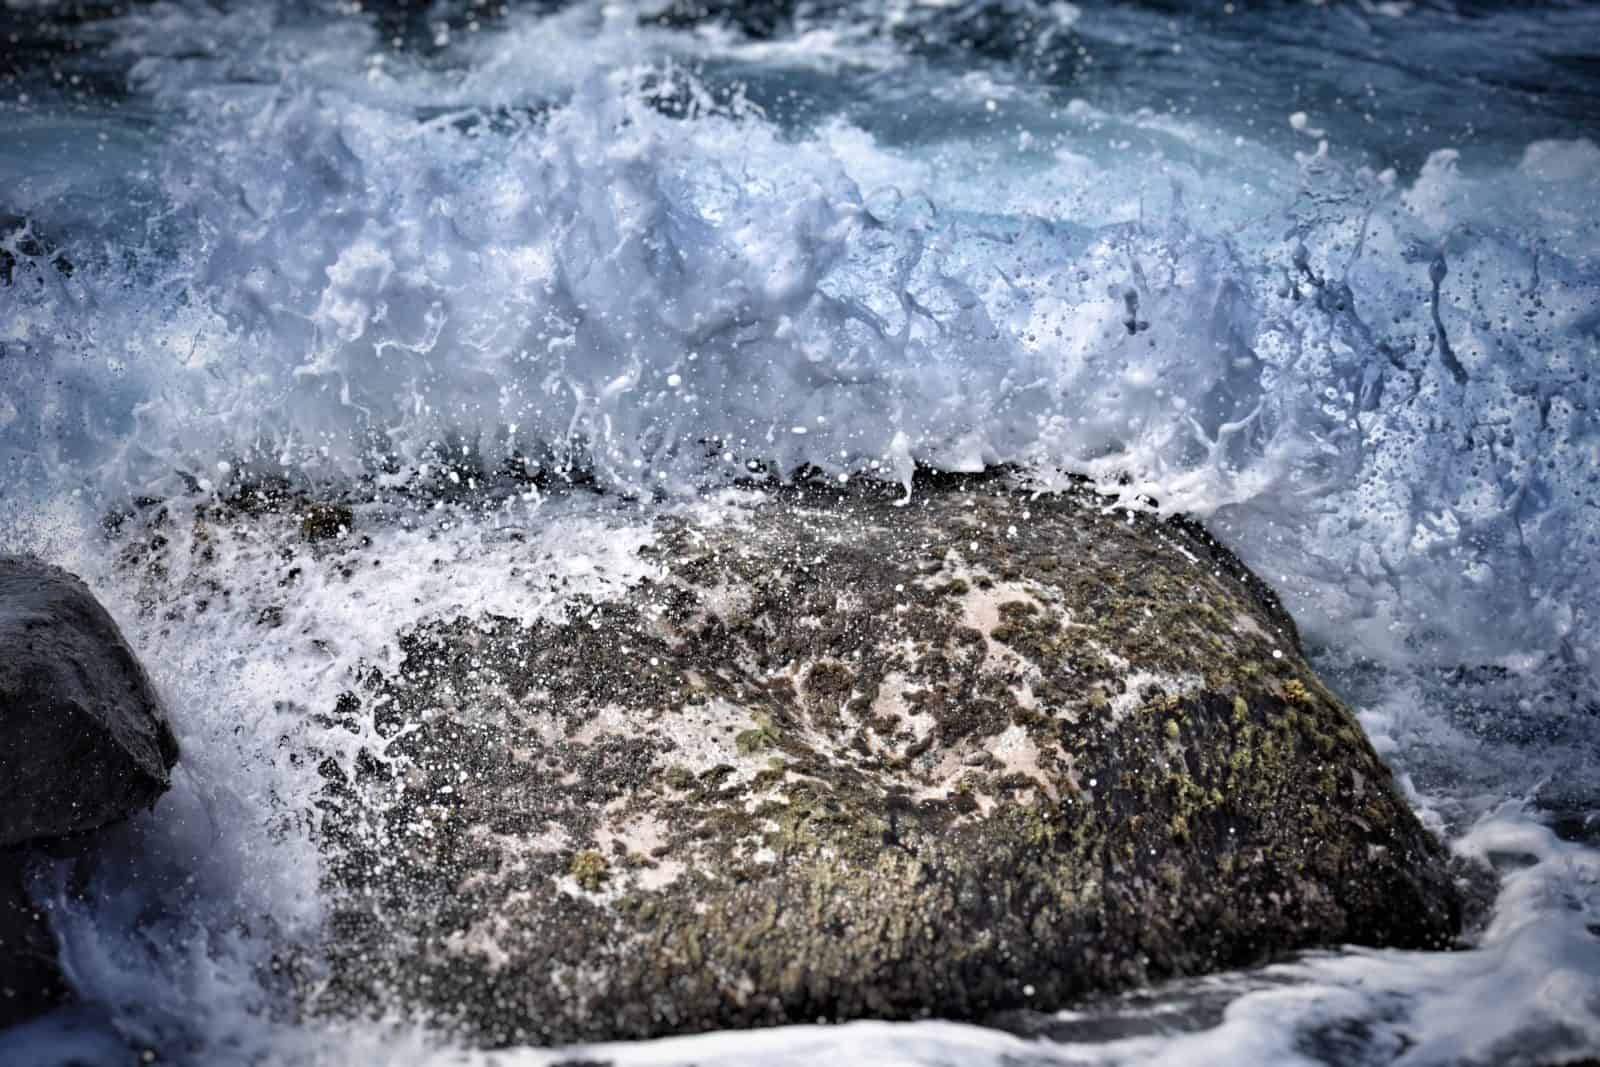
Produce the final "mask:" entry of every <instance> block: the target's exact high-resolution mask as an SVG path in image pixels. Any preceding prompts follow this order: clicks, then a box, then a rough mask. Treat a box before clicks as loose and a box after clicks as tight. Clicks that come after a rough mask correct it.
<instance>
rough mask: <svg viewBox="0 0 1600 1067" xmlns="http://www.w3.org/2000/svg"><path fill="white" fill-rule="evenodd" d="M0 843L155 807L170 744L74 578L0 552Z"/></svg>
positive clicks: (154, 701)
mask: <svg viewBox="0 0 1600 1067" xmlns="http://www.w3.org/2000/svg"><path fill="white" fill-rule="evenodd" d="M0 733H3V735H4V737H5V743H4V744H3V745H0V848H5V847H7V846H11V845H16V844H21V843H24V842H29V841H35V840H40V839H46V838H55V837H61V836H64V835H67V834H76V833H81V832H83V831H85V830H92V829H94V828H96V827H99V826H103V825H105V824H106V823H109V822H114V821H115V820H117V819H121V818H123V817H124V816H126V815H128V814H130V813H132V812H134V811H137V810H139V809H141V808H147V807H149V806H150V805H152V804H154V803H155V800H156V798H157V797H159V796H160V795H161V794H162V793H163V792H164V791H165V790H166V788H167V785H168V777H167V772H168V771H169V770H170V769H171V767H172V765H173V764H174V763H175V762H176V761H177V758H178V745H177V742H176V741H175V740H174V739H173V736H172V730H171V728H170V727H169V726H168V725H167V719H166V715H165V713H164V712H163V710H162V708H161V702H160V699H159V698H158V697H157V696H156V692H155V690H154V689H153V688H152V687H151V685H150V679H149V678H148V677H147V676H146V675H145V672H144V668H143V667H141V666H140V665H139V660H138V658H137V657H135V656H134V654H133V650H132V649H130V648H129V647H128V643H127V642H126V641H125V640H123V637H122V634H121V632H120V631H119V630H118V629H117V624H116V623H115V622H113V621H112V619H111V616H110V615H108V614H107V613H106V610H105V608H103V607H101V606H100V604H99V602H98V601H96V600H95V598H94V595H93V594H92V593H90V592H89V590H88V588H87V587H86V586H85V585H84V584H83V583H82V582H81V581H79V580H78V579H77V578H75V577H73V576H72V575H70V574H68V573H67V572H66V571H63V570H61V569H60V568H57V567H52V566H49V565H47V564H44V563H41V562H40V561H38V560H36V559H33V558H30V557H23V556H0Z"/></svg>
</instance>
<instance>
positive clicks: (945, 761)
mask: <svg viewBox="0 0 1600 1067" xmlns="http://www.w3.org/2000/svg"><path fill="white" fill-rule="evenodd" d="M690 515H692V516H693V517H689V516H690ZM654 521H655V525H656V530H655V534H656V536H655V538H654V540H653V543H652V544H651V545H650V546H649V547H647V548H646V549H645V550H644V552H645V553H646V554H647V555H648V556H649V557H650V559H651V561H652V562H653V563H654V566H655V573H654V576H653V577H652V578H650V579H649V580H646V581H642V582H640V583H639V584H637V585H635V586H634V587H632V588H631V589H630V590H629V591H628V592H627V593H626V595H624V596H622V597H621V598H620V599H617V600H613V601H608V602H603V603H601V602H589V601H580V602H576V603H573V604H571V605H570V606H569V609H568V614H567V617H566V618H565V619H563V620H561V621H558V622H542V623H538V624H536V625H531V626H524V625H521V624H518V623H515V622H513V621H510V620H506V619H498V618H493V617H489V618H473V619H467V618H462V619H455V620H447V621H438V622H434V623H430V624H428V625H425V626H423V627H421V628H419V629H417V630H415V631H413V632H409V633H406V634H404V635H401V636H400V647H401V649H402V651H403V656H404V658H403V662H402V663H401V664H400V666H399V668H398V669H396V670H393V671H391V672H389V673H388V674H383V673H380V672H378V671H376V670H375V671H373V672H372V673H371V674H370V675H369V676H368V677H367V679H366V682H365V690H364V692H363V693H362V694H361V695H360V703H361V706H362V707H363V708H364V709H365V710H364V711H363V712H362V713H363V714H366V715H370V716H371V717H372V720H373V721H372V723H371V726H372V728H373V729H374V730H375V731H376V733H377V734H379V735H381V736H383V737H385V738H386V739H387V754H388V756H389V757H390V759H391V764H392V770H391V771H389V772H385V773H384V774H381V775H379V774H371V775H368V776H367V781H366V784H363V782H362V779H361V777H360V776H357V778H356V779H355V780H353V781H352V782H349V783H346V782H344V781H342V780H341V781H340V782H339V783H337V785H336V786H330V788H337V789H338V790H339V791H340V793H341V797H340V801H339V803H338V804H336V805H330V811H331V812H334V813H335V814H333V815H330V818H329V821H328V834H327V839H328V843H329V844H328V848H329V854H330V872H331V873H330V876H329V877H330V880H331V881H332V883H333V889H334V899H335V901H336V902H337V914H336V916H335V920H334V922H333V924H332V935H331V936H332V938H333V942H334V943H333V948H332V968H331V972H332V980H331V982H330V984H329V985H328V987H327V988H326V991H325V992H323V993H322V1000H321V1003H320V1007H321V1008H323V1009H324V1010H335V1011H351V1012H366V1011H371V1012H376V1013H388V1012H392V1011H393V1010H395V1009H396V1008H399V1009H401V1010H406V1009H410V1010H414V1011H417V1012H421V1013H424V1014H426V1015H428V1016H429V1017H430V1018H432V1019H434V1020H435V1021H438V1022H440V1023H441V1024H443V1025H446V1026H448V1027H450V1028H452V1029H455V1030H456V1031H458V1032H459V1033H460V1034H462V1035H463V1036H465V1037H467V1038H468V1039H471V1040H476V1041H479V1042H482V1043H485V1044H490V1045H503V1044H511V1043H526V1042H536V1043H537V1042H569V1041H577V1040H593V1039H612V1038H638V1037H648V1036H654V1035H661V1034H669V1033H680V1032H692V1031H703V1030H711V1029H722V1028H728V1027H746V1026H763V1025H772V1024H780V1023H790V1022H814V1021H816V1020H818V1019H830V1020H840V1019H850V1018H861V1017H874V1018H891V1019H909V1018H921V1017H928V1016H937V1017H942V1018H953V1019H983V1018H986V1017H991V1016H993V1015H995V1014H997V1013H1001V1012H1005V1011H1008V1010H1011V1009H1016V1008H1022V1007H1028V1008H1034V1009H1040V1010H1051V1009H1053V1008H1056V1007H1059V1006H1061V1005H1065V1004H1067V1003H1069V1002H1071V1001H1072V1000H1073V999H1074V998H1078V997H1081V996H1083V995H1086V994H1089V993H1092V992H1099V991H1105V990H1114V989H1120V988H1126V987H1129V986H1133V985H1136V984H1139V983H1145V982H1148V981H1152V980H1155V979H1160V978H1165V977H1168V976H1175V975H1187V974H1197V973H1202V972H1206V971H1213V970H1218V969H1223V968H1232V967H1238V966H1241V965H1247V964H1251V963H1255V962H1258V961H1263V960H1267V959H1270V958H1272V957H1274V956H1277V955H1280V954H1283V953H1285V952H1288V951H1292V950H1296V949H1301V948H1306V947H1309V946H1315V945H1330V944H1340V943H1351V942H1353V943H1359V944H1368V945H1398V946H1407V947H1422V946H1443V945H1447V944H1449V943H1450V942H1451V940H1452V938H1453V936H1454V935H1455V934H1456V933H1457V932H1458V927H1459V924H1460V913H1461V904H1460V900H1459V897H1458V893H1457V891H1456V889H1455V887H1454V886H1453V884H1452V882H1451V880H1450V879H1449V877H1448V876H1447V874H1446V872H1445V866H1444V856H1443V853H1442V850H1441V848H1440V847H1439V845H1438V844H1437V843H1436V842H1435V841H1434V840H1433V839H1432V838H1431V837H1430V836H1429V835H1428V834H1427V833H1426V832H1425V831H1424V830H1423V828H1422V827H1421V826H1420V825H1419V824H1418V822H1417V820H1416V819H1415V817H1414V816H1413V814H1412V812H1411V811H1410V809H1409V808H1408V807H1407V806H1406V804H1405V802H1404V800H1403V799H1402V798H1401V796H1400V795H1399V793H1398V791H1397V790H1396V788H1395V786H1394V784H1393V783H1392V781H1391V779H1390V774H1389V772H1388V770H1387V769H1386V768H1385V767H1384V765H1383V764H1382V763H1381V762H1380V761H1379V759H1378V757H1377V755H1376V753H1375V752H1374V751H1373V749H1372V747H1371V746H1370V745H1369V744H1368V742H1367V740H1366V738H1365V737H1364V736H1363V734H1362V732H1361V730H1360V727H1359V726H1358V725H1357V723H1356V721H1355V719H1354V718H1353V716H1352V715H1351V713H1350V711H1349V710H1348V709H1347V708H1346V707H1345V706H1344V705H1343V704H1342V703H1340V701H1339V700H1338V699H1337V698H1336V697H1335V696H1334V695H1333V694H1332V693H1330V692H1329V691H1328V689H1327V688H1326V687H1325V686H1324V685H1323V684H1322V683H1321V682H1320V681H1319V680H1318V678H1317V677H1316V676H1315V675H1314V674H1313V673H1312V672H1311V671H1310V669H1309V668H1308V667H1307V666H1306V663H1305V661H1304V660H1303V659H1302V657H1301V653H1300V649H1299V642H1298V637H1297V635H1296V633H1295V630H1294V626H1293V624H1292V622H1291V621H1290V620H1289V618H1288V616H1287V615H1286V614H1285V613H1284V612H1283V610H1282V608H1281V607H1280V606H1279V605H1278V603H1277V601H1276V600H1275V598H1274V597H1273V596H1272V594H1271V593H1270V591H1268V590H1267V588H1266V587H1265V586H1264V585H1263V584H1262V583H1261V582H1260V581H1259V580H1258V579H1256V578H1255V577H1254V576H1253V575H1251V574H1250V573H1249V572H1248V571H1247V570H1246V569H1245V568H1244V567H1243V566H1242V565H1241V564H1240V563H1239V562H1238V561H1237V560H1236V559H1234V558H1233V557H1232V556H1231V555H1229V554H1228V553H1227V552H1226V551H1225V550H1223V549H1222V548H1221V547H1220V546H1218V545H1217V544H1216V543H1215V542H1214V541H1213V540H1212V539H1211V538H1210V537H1208V536H1207V535H1206V534H1205V532H1204V531H1203V530H1201V529H1200V528H1199V527H1198V526H1196V525H1194V524H1192V523H1188V522H1184V521H1173V520H1161V519H1159V518H1156V517H1153V516H1151V515H1145V514H1129V513H1126V512H1121V511H1111V510H1108V509H1107V508H1106V507H1105V506H1104V502H1103V501H1102V500H1101V499H1100V498H1097V497H1095V496H1093V495H1092V494H1088V493H1075V492H1068V493H1062V494H1056V495H1049V496H1038V497H1036V496H1032V495H1028V494H1024V493H1022V492H1020V491H1018V490H1016V489H1014V488H1012V487H1011V486H1010V485H1009V483H1008V482H1007V481H1006V480H1005V479H1003V478H993V477H989V478H981V477H980V478H970V479H961V478H947V479H943V480H942V481H941V482H940V484H938V485H933V486H926V487H923V488H922V489H921V490H920V491H919V492H918V494H917V495H916V496H915V497H914V498H913V499H912V501H911V502H910V504H909V506H904V507H901V506H896V504H895V501H894V500H893V498H892V497H890V496H888V495H886V494H883V493H880V492H877V491H873V490H857V491H850V492H846V491H838V492H822V491H812V492H807V491H804V490H794V491H786V492H781V493H774V494H771V495H769V496H767V497H765V498H764V500H762V501H761V502H756V503H751V504H748V505H745V506H739V507H730V508H728V509H726V510H725V511H723V512H722V513H720V514H715V515H713V514H710V513H708V512H706V511H704V510H702V511H698V512H693V513H685V514H677V515H671V514H664V515H662V516H660V517H658V518H656V519H655V520H654Z"/></svg>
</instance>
